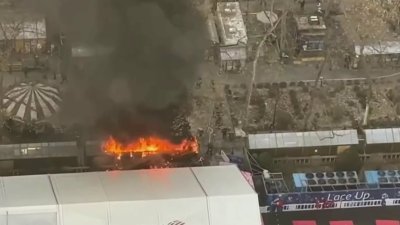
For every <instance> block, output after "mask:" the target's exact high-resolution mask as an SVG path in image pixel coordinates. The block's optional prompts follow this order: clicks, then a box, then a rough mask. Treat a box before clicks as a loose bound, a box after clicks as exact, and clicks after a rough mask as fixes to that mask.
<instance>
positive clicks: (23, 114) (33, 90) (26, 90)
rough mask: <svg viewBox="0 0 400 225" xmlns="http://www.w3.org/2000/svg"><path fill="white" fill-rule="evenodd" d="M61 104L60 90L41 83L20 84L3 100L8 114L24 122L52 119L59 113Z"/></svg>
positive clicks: (5, 95)
mask: <svg viewBox="0 0 400 225" xmlns="http://www.w3.org/2000/svg"><path fill="white" fill-rule="evenodd" d="M60 103H61V98H60V94H59V92H58V90H57V89H56V88H53V87H50V86H46V85H44V84H41V83H20V84H19V85H17V86H15V87H14V88H12V89H11V90H9V91H7V92H6V93H5V94H4V98H3V107H4V108H5V109H6V111H7V113H9V114H10V116H12V117H15V118H18V119H21V120H24V121H31V120H43V119H45V118H47V117H50V116H51V115H53V114H54V113H55V112H57V111H58V109H59V105H60Z"/></svg>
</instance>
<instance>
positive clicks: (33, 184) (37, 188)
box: [2, 175, 57, 207]
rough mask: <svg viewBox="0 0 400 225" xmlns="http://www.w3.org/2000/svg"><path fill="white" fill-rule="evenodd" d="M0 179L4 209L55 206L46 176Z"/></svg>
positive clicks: (55, 202)
mask: <svg viewBox="0 0 400 225" xmlns="http://www.w3.org/2000/svg"><path fill="white" fill-rule="evenodd" d="M2 179H3V185H4V186H3V188H4V189H3V191H4V195H5V198H4V204H5V206H6V207H27V206H55V205H57V201H56V199H55V196H54V194H53V191H52V187H51V184H50V181H49V178H48V176H46V175H35V176H15V177H3V178H2Z"/></svg>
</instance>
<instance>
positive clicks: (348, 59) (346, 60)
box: [344, 54, 351, 69]
mask: <svg viewBox="0 0 400 225" xmlns="http://www.w3.org/2000/svg"><path fill="white" fill-rule="evenodd" d="M350 62H351V57H350V55H349V54H346V55H345V56H344V67H345V68H346V69H350Z"/></svg>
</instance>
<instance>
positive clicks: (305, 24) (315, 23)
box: [294, 15, 326, 31]
mask: <svg viewBox="0 0 400 225" xmlns="http://www.w3.org/2000/svg"><path fill="white" fill-rule="evenodd" d="M294 19H295V21H296V25H297V29H298V30H299V31H309V30H320V31H323V30H326V26H325V22H324V20H323V19H322V17H320V16H297V15H296V16H294Z"/></svg>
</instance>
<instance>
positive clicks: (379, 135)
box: [365, 128, 397, 144]
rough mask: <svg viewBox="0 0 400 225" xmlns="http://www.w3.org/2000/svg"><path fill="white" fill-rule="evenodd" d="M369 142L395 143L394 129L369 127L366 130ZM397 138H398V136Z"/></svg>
mask: <svg viewBox="0 0 400 225" xmlns="http://www.w3.org/2000/svg"><path fill="white" fill-rule="evenodd" d="M365 138H366V141H367V144H385V143H393V142H394V137H393V129H392V128H387V129H367V130H365ZM396 139H397V138H396Z"/></svg>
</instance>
